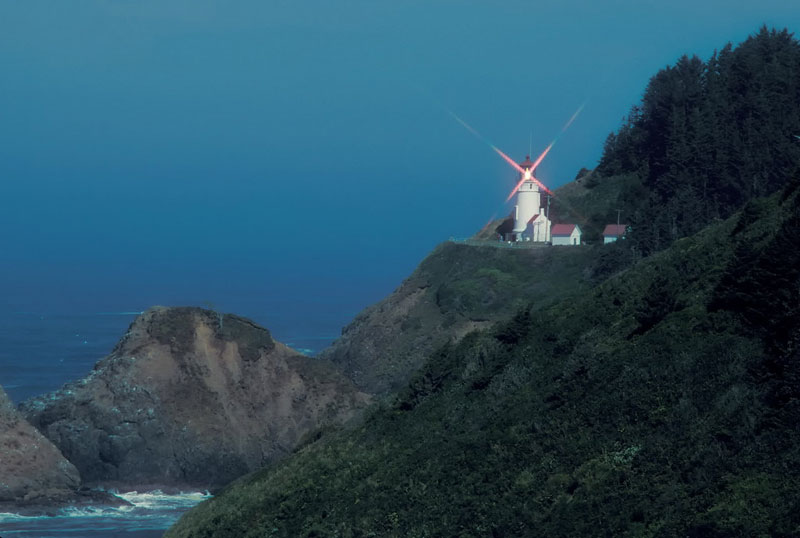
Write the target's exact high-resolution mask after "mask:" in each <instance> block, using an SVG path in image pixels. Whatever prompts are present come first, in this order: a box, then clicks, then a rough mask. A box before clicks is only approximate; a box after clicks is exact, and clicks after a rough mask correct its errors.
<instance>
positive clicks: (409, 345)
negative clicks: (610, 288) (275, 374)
mask: <svg viewBox="0 0 800 538" xmlns="http://www.w3.org/2000/svg"><path fill="white" fill-rule="evenodd" d="M498 223H499V221H498ZM589 259H590V255H589V253H588V252H587V251H586V250H585V249H558V248H556V249H553V248H546V247H543V248H529V249H512V248H500V247H498V246H497V245H496V244H483V245H481V244H462V243H457V242H448V243H443V244H441V245H439V246H438V247H437V248H436V249H435V250H434V251H433V252H432V253H431V254H430V255H429V256H428V257H427V258H425V260H423V261H422V263H421V264H420V265H419V267H417V269H416V270H415V271H414V273H413V274H412V275H411V276H410V277H408V278H407V279H406V280H405V281H404V282H403V283H402V284H401V285H400V287H398V288H397V289H396V290H395V291H394V292H392V293H391V294H390V295H389V296H388V297H386V298H385V299H383V300H382V301H380V302H378V303H376V304H374V305H372V306H370V307H368V308H366V309H364V310H363V311H362V312H361V313H360V314H359V315H358V316H356V318H355V319H354V320H353V321H352V322H351V323H350V324H349V325H347V326H346V327H345V328H344V329H343V330H342V336H341V338H339V339H338V340H336V341H335V342H334V343H333V345H331V347H329V348H328V349H326V350H325V351H323V352H322V353H321V354H320V358H322V359H327V360H330V361H332V362H334V363H335V364H338V365H339V366H340V368H341V369H342V371H343V372H344V374H345V375H347V376H348V377H349V378H350V379H352V380H353V382H354V383H355V384H356V385H357V386H358V387H359V388H360V389H362V390H364V391H367V392H370V393H373V394H386V393H388V392H392V391H393V390H396V389H398V388H400V387H402V386H404V385H405V383H406V382H407V381H408V379H409V378H410V377H411V376H412V375H413V373H414V372H416V371H417V369H418V368H419V367H420V366H421V365H422V364H423V362H424V361H425V360H426V358H427V357H428V356H429V355H430V353H431V352H432V351H433V350H435V349H436V348H438V347H440V346H442V345H445V344H447V343H448V342H450V343H453V342H456V341H458V340H460V339H461V338H462V337H463V336H464V335H466V334H467V333H468V332H470V331H473V330H476V329H481V328H485V327H488V326H490V325H492V324H493V323H495V322H496V321H499V320H502V319H506V318H508V317H510V316H511V315H513V314H514V313H515V312H516V310H517V309H518V308H520V307H522V306H525V305H527V304H528V303H529V302H532V303H533V304H534V306H535V307H536V306H541V305H545V304H550V303H551V302H552V301H555V300H557V299H560V298H563V297H566V296H569V295H571V294H574V293H577V292H579V291H581V290H583V289H585V288H587V287H588V283H587V282H586V281H585V278H584V271H585V268H586V267H587V265H588V263H589V261H588V260H589Z"/></svg>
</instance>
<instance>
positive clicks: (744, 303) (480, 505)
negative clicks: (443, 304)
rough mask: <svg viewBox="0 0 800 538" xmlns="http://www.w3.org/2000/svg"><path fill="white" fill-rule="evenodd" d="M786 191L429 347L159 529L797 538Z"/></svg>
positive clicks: (799, 409)
mask: <svg viewBox="0 0 800 538" xmlns="http://www.w3.org/2000/svg"><path fill="white" fill-rule="evenodd" d="M798 198H800V197H798V193H797V182H795V184H794V186H793V187H792V188H790V189H788V190H787V191H786V192H785V193H784V194H783V196H778V195H775V196H773V197H771V198H769V199H763V200H755V201H753V202H751V203H750V204H748V206H747V207H745V209H744V210H743V212H742V213H741V215H740V216H738V217H735V218H732V219H730V220H728V221H725V222H722V223H719V224H717V225H714V226H712V227H710V228H708V229H706V230H704V231H703V232H701V233H699V234H697V235H695V236H693V237H690V238H685V239H681V240H678V241H676V242H675V243H674V244H673V246H672V247H671V248H669V249H668V250H666V251H663V252H661V253H659V254H657V255H654V256H651V257H650V258H647V259H645V260H643V261H641V262H640V263H638V264H637V265H636V266H635V267H633V268H632V269H630V270H627V271H624V272H622V273H621V274H618V275H616V276H614V277H612V278H610V279H608V280H607V281H605V282H603V283H602V284H599V285H598V286H596V287H595V288H594V289H592V290H591V291H589V292H587V293H584V294H582V295H581V296H579V297H571V298H569V299H566V300H562V301H560V302H557V303H556V304H552V305H550V306H549V307H545V308H539V309H531V308H527V307H526V308H521V309H519V310H518V311H517V314H516V315H514V316H513V318H512V319H511V320H510V321H507V322H505V323H501V324H499V325H497V326H495V327H494V328H493V329H490V330H486V331H478V332H474V333H471V334H470V335H468V336H467V337H466V338H464V339H463V340H462V341H461V342H460V343H459V344H457V345H445V346H443V347H441V348H440V349H438V350H437V351H436V352H435V353H432V354H431V355H430V356H429V358H428V360H427V361H426V363H425V365H424V367H423V368H422V369H421V370H420V371H419V372H418V374H417V375H415V376H414V378H413V379H412V380H411V382H410V383H409V384H408V386H407V387H406V388H405V389H404V390H402V391H401V392H400V393H399V395H398V396H397V398H396V399H395V400H393V401H392V402H390V403H384V404H383V405H381V406H380V407H378V408H376V409H374V410H373V411H372V412H371V413H370V414H369V415H368V416H367V417H366V418H365V420H364V422H363V423H362V424H361V425H360V426H358V427H356V428H355V429H354V430H352V431H348V432H340V433H338V434H333V435H329V436H327V437H322V438H321V439H320V440H319V441H317V442H315V443H312V444H310V445H308V446H306V447H304V448H303V449H302V450H300V451H299V452H298V453H297V454H295V455H294V457H292V458H290V459H288V460H287V461H285V462H283V463H281V464H278V465H276V466H273V467H270V468H267V469H264V470H262V471H260V472H257V473H255V474H253V475H250V476H248V477H246V478H244V479H242V480H240V481H239V482H237V483H235V484H233V485H231V486H230V487H229V488H227V489H226V490H225V491H223V492H222V493H221V494H220V495H219V496H218V497H216V498H214V499H212V500H210V501H207V502H205V503H203V504H201V505H199V506H198V507H197V508H195V509H193V510H192V511H190V512H189V513H187V514H186V515H185V516H184V517H183V518H182V519H181V520H180V521H179V522H178V523H177V524H176V525H175V527H174V528H172V529H171V530H170V531H169V532H168V533H167V534H166V537H168V538H175V537H194V538H200V537H211V536H214V537H218V538H220V537H227V536H230V537H234V536H235V537H237V538H238V537H256V536H259V537H262V536H292V537H294V536H352V537H366V536H420V537H421V536H476V537H477V536H532V535H533V536H641V537H645V536H647V537H650V536H652V537H655V536H659V537H660V536H676V537H677V536H681V537H684V536H692V537H701V536H703V537H705V536H715V537H723V536H725V537H728V536H797V535H798V534H800V515H799V514H800V448H798V447H800V431H798V428H797V424H798V423H800V388H798V386H799V384H798V383H797V381H798V379H799V378H800V375H799V374H798V371H800V369H799V368H798V363H800V351H798V350H799V349H800V346H799V345H798V342H800V329H798V323H799V321H798V320H800V312H798V308H800V307H799V306H798V305H800V217H798V215H800V203H798ZM765 273H768V274H767V275H766V276H765ZM770 275H772V276H773V277H774V275H778V276H779V277H780V282H779V283H780V284H781V285H779V286H770V285H769V284H770V282H769V281H767V280H765V279H767V278H770ZM475 278H479V279H480V278H486V279H493V280H497V281H502V280H503V278H504V277H503V275H502V274H496V273H495V272H493V271H492V270H489V271H480V270H477V269H476V271H475Z"/></svg>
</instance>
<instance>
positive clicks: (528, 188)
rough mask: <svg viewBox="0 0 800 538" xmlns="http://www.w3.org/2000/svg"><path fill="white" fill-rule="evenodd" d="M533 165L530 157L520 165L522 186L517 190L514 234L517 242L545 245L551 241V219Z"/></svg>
mask: <svg viewBox="0 0 800 538" xmlns="http://www.w3.org/2000/svg"><path fill="white" fill-rule="evenodd" d="M533 165H534V163H533V162H531V158H530V156H527V157H525V162H522V163H520V164H519V166H520V168H521V169H522V172H520V175H519V182H520V185H519V189H517V204H516V206H515V207H514V229H513V230H512V232H513V234H514V240H515V241H535V242H537V243H544V242H547V241H550V219H549V218H548V215H547V213H546V211H545V207H544V204H543V203H542V202H543V201H544V200H543V197H542V192H541V190H540V188H539V185H538V182H537V181H536V180H535V179H534V169H533Z"/></svg>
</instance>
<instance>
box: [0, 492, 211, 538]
mask: <svg viewBox="0 0 800 538" xmlns="http://www.w3.org/2000/svg"><path fill="white" fill-rule="evenodd" d="M114 494H115V495H117V496H118V497H120V498H122V499H124V500H126V501H128V502H129V503H131V504H130V505H129V506H118V507H110V506H81V507H68V508H62V509H60V510H57V511H55V512H54V513H53V514H52V515H47V516H24V515H19V514H10V513H0V533H2V534H0V536H2V537H3V538H9V537H15V538H51V537H52V538H65V537H82V538H84V537H85V538H94V537H98V538H99V537H101V536H102V537H108V536H117V535H120V536H123V535H124V536H125V537H126V538H156V537H159V536H161V535H162V534H163V532H164V531H165V530H166V529H167V528H169V527H170V526H171V525H172V524H173V523H175V522H176V521H177V520H178V518H179V517H180V516H181V515H182V514H183V513H184V512H185V511H186V510H188V509H189V508H191V507H192V506H194V505H196V504H197V503H199V502H201V501H204V500H206V499H208V498H210V497H211V495H210V494H209V493H208V492H199V491H195V492H181V493H175V494H167V493H163V492H162V491H160V490H155V491H146V492H138V491H131V492H125V493H116V492H114Z"/></svg>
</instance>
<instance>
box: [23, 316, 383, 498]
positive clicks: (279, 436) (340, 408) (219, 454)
mask: <svg viewBox="0 0 800 538" xmlns="http://www.w3.org/2000/svg"><path fill="white" fill-rule="evenodd" d="M368 401H369V397H368V396H367V395H365V394H363V393H361V392H359V391H358V390H357V389H355V387H354V386H353V384H352V383H351V382H350V381H349V380H347V379H346V378H345V377H344V376H342V375H341V374H339V373H338V372H337V371H336V370H335V368H334V367H333V366H332V365H331V364H329V363H327V362H324V361H320V360H317V359H311V358H308V357H305V356H303V355H301V354H300V353H297V352H295V351H293V350H292V349H290V348H288V347H286V346H285V345H283V344H281V343H279V342H276V341H274V340H273V339H272V337H271V335H270V333H269V331H268V330H266V329H264V328H262V327H259V326H257V325H255V324H254V323H253V322H251V321H250V320H247V319H245V318H241V317H238V316H235V315H230V314H224V315H223V314H218V313H216V312H212V311H209V310H203V309H200V308H188V307H184V308H164V307H156V308H153V309H150V310H148V311H147V312H145V313H144V314H142V315H141V316H139V317H138V318H137V319H136V320H135V321H134V322H133V323H132V324H131V326H130V328H129V330H128V332H127V334H126V335H125V336H124V337H123V338H122V340H121V341H120V342H119V343H118V344H117V346H116V347H115V348H114V350H113V351H112V352H111V354H110V355H109V356H108V357H106V358H104V359H102V360H101V361H100V362H98V363H97V365H96V366H95V368H94V370H93V371H92V372H91V373H90V374H89V376H87V377H86V378H85V379H83V380H81V381H78V382H75V383H71V384H68V385H65V386H64V387H63V388H62V389H60V390H58V391H56V392H54V393H51V394H48V395H45V396H42V397H39V398H35V399H32V400H29V401H27V402H25V403H23V404H22V405H21V406H20V408H21V410H22V412H23V413H24V414H25V416H26V417H27V418H28V420H29V421H30V422H31V423H32V424H34V425H35V426H36V427H37V428H39V430H40V431H41V432H42V433H44V435H46V436H47V437H48V438H49V439H50V440H51V441H52V442H53V443H54V444H55V445H56V446H58V447H59V448H60V449H61V451H62V452H63V453H64V455H65V456H66V457H67V458H68V459H69V460H70V461H71V462H72V463H74V464H75V466H76V467H77V468H78V469H79V470H80V473H81V475H82V477H83V479H84V481H85V482H86V483H88V484H102V485H109V486H115V485H117V486H148V485H149V486H156V485H157V486H193V487H210V488H213V487H217V486H220V485H223V484H225V483H227V482H229V481H230V480H232V479H234V478H237V477H239V476H241V475H243V474H245V473H247V472H249V471H252V470H255V469H257V468H259V467H261V466H263V465H265V464H266V463H269V462H270V461H272V460H275V459H276V458H279V457H281V456H282V455H284V454H287V453H288V452H290V451H291V450H292V449H293V448H294V447H295V446H296V445H297V443H298V442H299V441H300V440H301V438H302V437H303V435H304V434H306V433H308V432H309V431H311V430H313V429H315V428H317V427H319V426H322V425H324V424H326V423H335V422H342V421H345V420H347V419H348V418H350V417H351V416H353V415H354V414H355V413H356V412H357V410H358V409H360V408H362V407H363V406H364V405H366V403H368Z"/></svg>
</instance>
